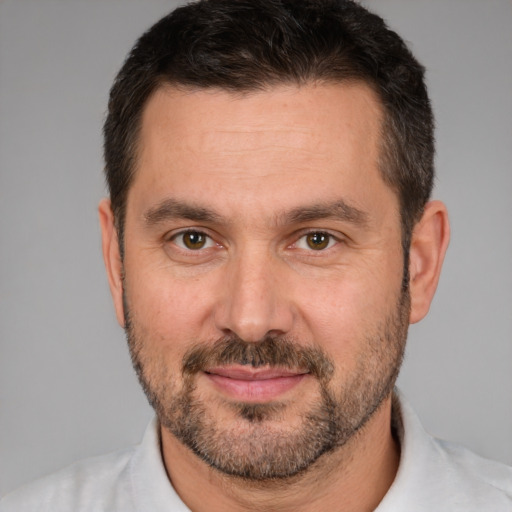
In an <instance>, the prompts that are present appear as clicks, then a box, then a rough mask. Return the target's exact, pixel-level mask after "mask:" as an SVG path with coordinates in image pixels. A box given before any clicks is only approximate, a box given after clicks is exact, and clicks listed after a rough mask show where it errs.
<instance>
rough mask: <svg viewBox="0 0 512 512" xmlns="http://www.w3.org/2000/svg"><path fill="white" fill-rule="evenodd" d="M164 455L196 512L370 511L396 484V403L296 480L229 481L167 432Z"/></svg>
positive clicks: (171, 475)
mask: <svg viewBox="0 0 512 512" xmlns="http://www.w3.org/2000/svg"><path fill="white" fill-rule="evenodd" d="M162 452H163V459H164V464H165V467H166V470H167V474H168V476H169V478H170V480H171V482H172V485H173V487H174V489H175V490H176V492H177V493H178V494H179V496H180V497H181V499H182V500H183V501H184V503H185V504H186V505H187V506H188V507H189V508H190V509H191V510H194V511H197V512H202V511H206V510H208V512H217V511H222V512H231V511H241V510H245V511H253V510H254V511H256V510H258V511H259V510H268V511H275V512H285V511H294V512H301V511H306V510H307V511H317V510H318V511H320V510H333V511H334V510H343V511H344V512H363V511H371V510H374V509H375V508H376V507H377V505H378V504H379V503H380V501H381V500H382V498H383V497H384V495H385V494H386V492H387V491H388V489H389V487H390V486H391V484H392V483H393V480H394V478H395V475H396V472H397V469H398V463H399V457H400V456H399V447H398V444H397V443H396V442H395V441H394V439H393V436H392V432H391V397H388V399H386V400H385V401H384V402H383V403H382V405H381V406H380V408H379V409H378V410H377V411H376V412H375V413H374V415H373V416H372V417H371V418H370V420H369V421H368V422H367V423H366V424H365V426H364V427H363V428H362V429H361V430H360V431H359V432H358V433H357V434H356V435H355V436H354V437H353V438H352V439H351V440H350V441H349V442H348V443H346V444H345V445H344V446H342V447H340V448H338V449H337V450H336V451H334V452H332V453H329V454H324V455H323V456H321V457H320V459H319V460H318V461H316V462H315V463H314V464H313V465H312V466H311V467H310V468H308V470H306V471H304V472H303V473H301V474H299V475H297V476H295V477H292V478H287V479H283V480H280V479H277V480H272V481H264V482H253V481H247V480H244V479H241V478H237V477H230V476H227V475H224V474H223V473H220V472H219V471H218V470H215V469H212V468H210V467H209V466H208V465H206V464H205V463H204V462H203V461H202V460H200V459H199V458H198V457H197V456H196V455H194V454H193V453H192V452H191V451H190V450H189V449H188V448H186V447H185V446H183V445H182V444H181V443H180V442H179V441H178V440H177V439H176V438H175V437H174V436H173V435H172V434H170V433H169V432H167V431H166V429H163V428H162Z"/></svg>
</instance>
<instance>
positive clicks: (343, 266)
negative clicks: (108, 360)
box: [2, 0, 512, 512]
mask: <svg viewBox="0 0 512 512" xmlns="http://www.w3.org/2000/svg"><path fill="white" fill-rule="evenodd" d="M432 127H433V122H432V113H431V109H430V104H429V100H428V97H427V93H426V89H425V86H424V83H423V69H422V67H421V66H420V65H419V64H418V63H417V62H416V60H415V59H414V57H413V56H412V55H411V54H410V52H409V51H408V50H407V48H406V47H405V45H404V44H403V42H402V41H401V40H400V38H399V37H398V36H397V35H396V34H395V33H393V32H391V31H389V30H388V29H387V28H386V27H385V25H384V24H383V22H382V20H381V19H380V18H378V17H376V16H374V15H371V14H369V13H368V12H367V11H365V10H364V9H363V8H362V7H360V6H358V5H356V4H353V3H351V2H346V1H328V0H324V1H298V0H297V1H283V2H274V1H268V0H267V1H263V0H259V1H248V0H247V1H224V0H210V1H203V2H199V3H196V4H191V5H190V6H187V7H184V8H180V9H178V10H176V11H175V12H174V13H172V14H171V15H169V16H168V17H166V18H164V19H162V20H161V21H160V22H158V23H157V24H156V25H155V26H154V27H152V28H151V29H150V30H149V31H148V32H147V33H146V34H145V35H144V36H143V37H142V38H141V39H140V40H139V42H138V43H137V45H136V46H135V47H134V49H133V50H132V52H131V54H130V56H129V57H128V59H127V61H126V62H125V64H124V66H123V68H122V69H121V71H120V73H119V75H118V77H117V79H116V82H115V84H114V86H113V88H112V91H111V97H110V103H109V114H108V118H107V120H106V123H105V159H106V173H107V180H108V184H109V190H110V199H109V200H105V201H103V202H102V203H101V204H100V208H99V212H100V222H101V227H102V234H103V253H104V259H105V264H106V268H107V274H108V277H109V282H110V288H111V291H112V296H113V299H114V304H115V307H116V312H117V316H118V320H119V323H120V324H121V325H122V326H123V327H124V328H125V330H126V333H127V338H128V344H129V348H130V353H131V356H132V360H133V363H134V367H135V369H136V371H137V374H138V376H139V379H140V381H141V384H142V386H143V388H144V390H145V392H146V394H147V396H148V399H149V401H150V403H151V404H152V406H153V407H154V409H155V412H156V419H155V421H154V422H153V423H152V424H151V425H150V426H149V427H148V430H147V432H146V435H145V437H144V440H143V442H142V444H141V446H140V447H138V448H135V449H133V450H130V451H125V452H122V453H119V454H115V455H112V456H109V457H106V458H100V459H95V460H91V461H87V462H84V463H78V464H77V465H75V466H73V467H71V468H69V469H67V470H64V472H61V473H59V474H57V475H55V476H51V477H49V478H47V479H44V480H42V481H40V482H38V483H36V484H33V485H32V486H31V487H29V488H27V489H25V490H21V491H19V492H17V493H14V494H13V495H11V496H10V497H8V498H6V500H5V501H4V502H3V504H2V507H3V508H2V510H52V511H55V510H57V511H58V510H123V511H125V510H137V511H138V510H151V511H158V510H162V511H163V510H187V509H190V510H194V511H196V510H197V511H202V510H223V511H229V510H246V509H248V510H252V509H255V510H267V509H268V510H344V511H345V510H348V511H363V510H379V511H380V512H382V511H391V510H392V511H401V510H404V511H405V510H407V511H410V510H436V511H438V510H450V511H453V510H464V511H468V510H497V511H500V510H510V509H511V507H512V470H511V469H510V468H506V467H505V466H503V465H500V464H498V463H493V462H490V461H486V460H483V459H480V458H478V457H477V456H475V455H472V454H470V453H469V452H467V451H465V450H464V449H461V448H458V447H454V446H451V445H447V444H444V443H440V442H438V441H436V440H433V439H432V438H430V437H429V436H428V435H427V434H426V433H425V432H424V431H423V430H422V429H421V426H420V425H419V424H418V421H417V419H416V418H415V416H414V414H413V413H412V411H411V410H410V408H409V406H408V405H407V404H406V403H404V402H403V399H401V398H400V396H399V394H398V392H393V388H394V383H395V380H396V377H397V375H398V371H399V368H400V364H401V360H402V356H403V351H404V346H405V340H406V335H407V327H408V324H409V323H414V322H417V321H419V320H421V319H422V318H423V317H424V316H425V315H426V314H427V312H428V308H429V305H430V302H431V300H432V297H433V294H434V291H435V288H436V285H437V281H438V278H439V274H440V270H441V265H442V261H443V257H444V253H445V251H446V247H447V245H448V238H449V227H448V220H447V214H446V209H445V207H444V205H443V204H442V203H440V202H436V201H429V197H430V193H431V188H432V180H433V167H432V160H433V136H432V129H433V128H432Z"/></svg>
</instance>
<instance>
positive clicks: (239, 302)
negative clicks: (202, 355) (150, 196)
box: [215, 250, 294, 342]
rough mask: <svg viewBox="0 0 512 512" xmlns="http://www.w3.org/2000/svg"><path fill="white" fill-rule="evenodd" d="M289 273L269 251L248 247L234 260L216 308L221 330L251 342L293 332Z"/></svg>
mask: <svg viewBox="0 0 512 512" xmlns="http://www.w3.org/2000/svg"><path fill="white" fill-rule="evenodd" d="M285 274H286V269H285V268H284V264H283V263H282V262H280V261H279V260H278V259H277V258H273V257H272V255H271V254H266V253H265V251H257V250H253V251H250V250H247V251H244V252H243V254H240V255H239V256H238V257H237V258H236V259H234V260H232V261H230V262H229V263H228V264H227V265H226V268H225V273H224V280H223V283H222V287H223V290H222V293H221V294H220V296H221V299H220V300H219V302H218V304H217V307H216V309H215V323H216V327H217V329H219V330H220V331H222V332H223V334H224V335H226V334H236V335H237V336H238V337H240V338H241V339H243V340H244V341H247V342H258V341H261V340H263V339H265V337H266V336H268V335H283V334H286V333H289V332H290V330H291V329H292V325H293V319H294V312H293V307H292V303H291V301H290V300H289V299H288V298H287V295H288V294H287V288H286V284H285V281H286V279H285Z"/></svg>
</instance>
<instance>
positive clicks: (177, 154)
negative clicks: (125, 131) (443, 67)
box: [130, 83, 389, 208]
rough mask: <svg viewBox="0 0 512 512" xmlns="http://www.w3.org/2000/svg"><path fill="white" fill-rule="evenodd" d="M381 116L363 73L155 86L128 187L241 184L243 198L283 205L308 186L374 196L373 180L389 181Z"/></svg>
mask: <svg viewBox="0 0 512 512" xmlns="http://www.w3.org/2000/svg"><path fill="white" fill-rule="evenodd" d="M381 121H382V108H381V105H380V103H379V101H378V99H377V97H376V94H375V93H374V92H373V90H372V89H371V88H370V87H369V86H366V85H364V84H362V83H346V84H309V85H304V86H301V87H298V86H284V85H283V86H279V87H275V88H272V89H269V90H264V91H258V92H251V93H246V94H241V93H232V92H227V91H224V90H217V89H206V90H205V89H200V90H182V89H177V88H173V87H170V86H166V87H161V88H160V89H158V90H157V91H156V92H155V94H154V95H153V96H152V97H151V98H150V99H149V101H148V103H147V105H146V107H145V109H144V112H143V116H142V125H141V131H140V139H139V151H138V158H137V162H138V163H137V170H136V175H135V180H134V184H133V186H132V190H133V189H136V190H137V193H138V194H139V195H140V196H144V197H145V199H146V200H147V201H150V200H151V201H157V200H158V197H157V196H160V195H161V196H162V197H161V200H165V199H166V197H165V196H166V195H169V194H172V195H174V196H176V195H178V196H179V195H180V194H187V195H188V197H187V198H186V199H189V198H190V194H192V195H193V196H195V195H197V196H198V197H199V196H201V197H200V199H201V200H204V198H205V197H207V195H206V194H207V193H208V192H209V193H210V196H209V199H208V200H209V201H210V202H212V203H214V202H215V201H216V200H218V201H220V199H219V197H220V196H221V195H222V197H223V200H224V204H228V203H229V201H227V199H228V198H229V200H230V201H232V202H233V204H235V203H236V201H235V196H236V195H240V193H241V192H242V193H243V195H244V202H245V203H246V204H247V203H250V202H251V201H257V202H260V203H261V202H262V200H263V199H268V200H269V201H271V200H275V201H277V202H278V204H281V205H283V208H286V207H288V206H289V207H290V208H293V207H294V206H296V205H295V204H294V201H295V202H297V201H300V200H301V198H305V197H306V196H307V195H308V194H310V195H314V194H316V195H317V196H318V197H313V198H312V200H317V201H318V200H324V199H327V200H328V199H330V198H329V197H328V196H329V195H333V194H334V195H336V194H342V195H345V193H346V191H350V189H358V190H359V195H360V196H361V194H362V196H365V193H366V192H368V194H366V195H368V196H372V195H375V190H371V189H372V187H373V188H375V186H377V188H379V187H380V188H381V189H382V188H385V189H387V188H388V187H387V186H386V185H385V184H384V182H383V181H382V178H381V176H380V172H379V170H378V161H379V147H380V130H381ZM334 188H335V189H336V191H334V190H333V189H334ZM365 191H366V192H365ZM370 192H371V193H370ZM387 192H389V190H388V191H387ZM130 193H131V192H130ZM180 199H184V198H182V197H180ZM193 199H194V198H193V197H192V200H193ZM333 199H336V197H333ZM367 199H368V200H371V198H370V197H367ZM357 200H358V199H357V198H356V202H357ZM288 203H289V204H288Z"/></svg>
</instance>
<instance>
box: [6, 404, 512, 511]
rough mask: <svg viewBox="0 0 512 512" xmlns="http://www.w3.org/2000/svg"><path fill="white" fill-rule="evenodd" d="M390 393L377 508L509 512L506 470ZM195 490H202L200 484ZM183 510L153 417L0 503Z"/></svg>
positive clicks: (511, 477)
mask: <svg viewBox="0 0 512 512" xmlns="http://www.w3.org/2000/svg"><path fill="white" fill-rule="evenodd" d="M395 398H396V400H395V401H394V427H395V429H396V432H397V435H398V437H399V440H400V445H401V455H400V465H399V468H398V473H397V475H396V478H395V481H394V482H393V485H392V486H391V487H390V489H389V491H388V492H387V494H386V496H385V497H384V499H383V500H382V502H381V503H380V505H379V506H378V507H377V509H376V512H477V511H478V512H483V511H485V512H491V511H492V512H511V511H512V468H511V467H508V466H506V465H504V464H501V463H499V462H494V461H490V460H488V459H484V458H482V457H479V456H477V455H475V454H474V453H472V452H470V451H469V450H467V449H466V448H463V447H461V446H457V445H454V444H451V443H446V442H444V441H439V440H437V439H434V438H433V437H431V436H430V435H428V434H427V433H426V432H425V431H424V430H423V428H422V426H421V424H420V422H419V420H418V418H417V417H416V415H415V414H414V412H413V411H412V409H411V408H410V406H409V405H408V404H407V402H406V401H405V400H404V399H403V397H402V396H401V395H398V397H395ZM197 492H198V493H201V488H200V487H198V489H197ZM205 500H206V496H205ZM188 510H189V509H188V508H187V506H186V505H185V504H184V503H183V502H182V501H181V499H180V497H179V496H178V494H177V493H176V492H175V490H174V489H173V487H172V485H171V483H170V482H169V479H168V477H167V473H166V471H165V467H164V464H163V461H162V456H161V451H160V436H159V425H158V422H157V420H156V419H154V420H153V421H152V422H151V423H150V425H149V426H148V428H147V429H146V433H145V435H144V438H143V440H142V443H141V444H140V445H138V446H136V447H134V448H131V449H128V450H124V451H121V452H116V453H114V454H111V455H106V456H102V457H96V458H92V459H87V460H84V461H81V462H77V463H75V464H73V465H72V466H70V467H69V468H66V469H64V470H62V471H59V472H58V473H55V474H53V475H50V476H48V477H45V478H42V479H40V480H38V481H36V482H34V483H32V484H29V485H27V486H25V487H22V488H21V489H19V490H17V491H15V492H13V493H11V494H9V495H7V496H6V497H5V498H4V499H3V500H2V501H0V512H35V511H37V512H186V511H188Z"/></svg>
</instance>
